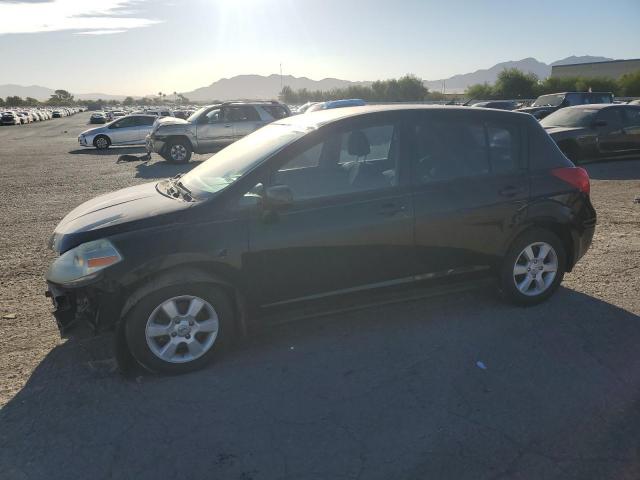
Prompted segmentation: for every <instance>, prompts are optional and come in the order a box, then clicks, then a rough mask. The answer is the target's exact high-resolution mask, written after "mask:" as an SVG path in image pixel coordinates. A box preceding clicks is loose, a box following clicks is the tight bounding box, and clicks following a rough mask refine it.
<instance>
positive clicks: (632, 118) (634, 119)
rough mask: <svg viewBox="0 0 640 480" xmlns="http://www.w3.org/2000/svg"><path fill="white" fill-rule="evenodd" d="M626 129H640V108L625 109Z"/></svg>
mask: <svg viewBox="0 0 640 480" xmlns="http://www.w3.org/2000/svg"><path fill="white" fill-rule="evenodd" d="M624 126H625V128H633V129H640V108H625V109H624Z"/></svg>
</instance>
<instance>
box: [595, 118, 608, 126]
mask: <svg viewBox="0 0 640 480" xmlns="http://www.w3.org/2000/svg"><path fill="white" fill-rule="evenodd" d="M591 125H592V126H594V127H606V126H607V122H606V121H604V120H596V121H595V122H593V123H592V124H591Z"/></svg>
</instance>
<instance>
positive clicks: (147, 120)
mask: <svg viewBox="0 0 640 480" xmlns="http://www.w3.org/2000/svg"><path fill="white" fill-rule="evenodd" d="M155 120H156V119H155V117H136V124H137V125H138V126H141V127H150V126H151V125H153V122H155Z"/></svg>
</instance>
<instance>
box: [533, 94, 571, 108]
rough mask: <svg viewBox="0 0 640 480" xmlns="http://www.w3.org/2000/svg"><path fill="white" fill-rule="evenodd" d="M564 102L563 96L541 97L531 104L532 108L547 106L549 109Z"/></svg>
mask: <svg viewBox="0 0 640 480" xmlns="http://www.w3.org/2000/svg"><path fill="white" fill-rule="evenodd" d="M562 100H564V95H558V94H555V95H542V96H540V97H538V98H537V99H536V101H535V102H533V103H532V104H531V106H532V107H546V106H547V105H549V106H551V107H557V106H558V105H560V104H561V103H562Z"/></svg>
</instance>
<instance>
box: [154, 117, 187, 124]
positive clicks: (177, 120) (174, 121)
mask: <svg viewBox="0 0 640 480" xmlns="http://www.w3.org/2000/svg"><path fill="white" fill-rule="evenodd" d="M189 124H190V123H189V122H187V121H186V120H184V119H182V118H177V117H163V118H160V119H158V120H156V121H155V125H157V126H162V125H189Z"/></svg>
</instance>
